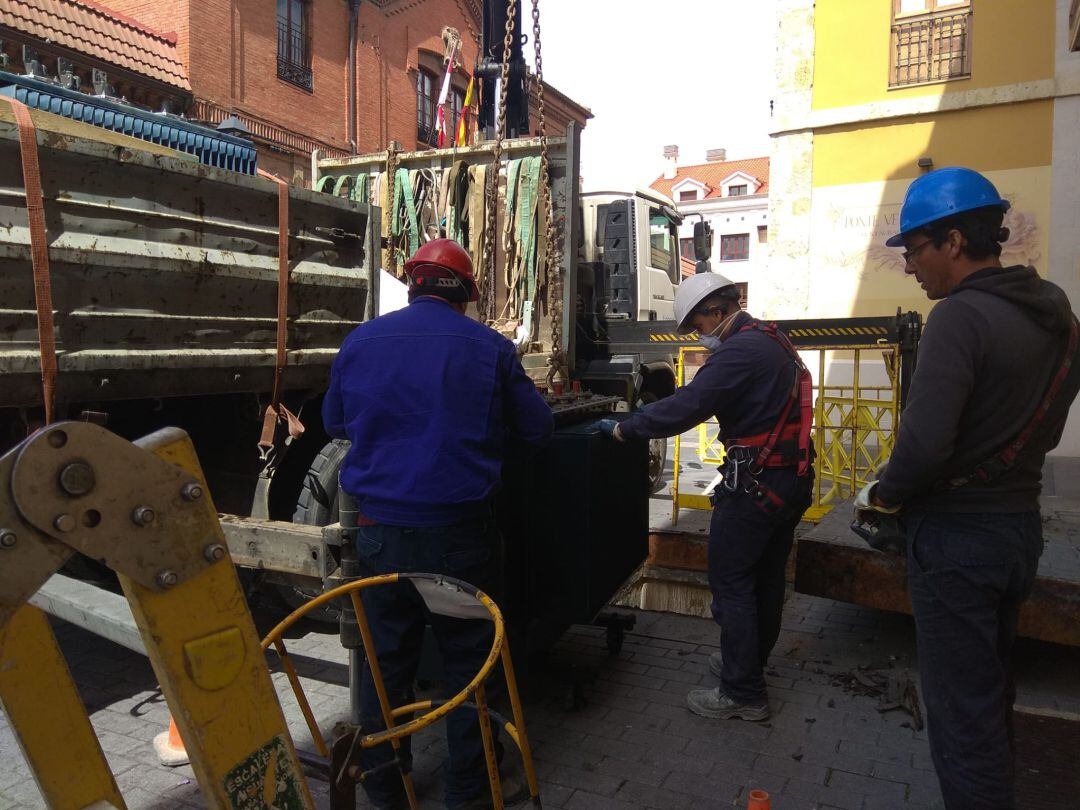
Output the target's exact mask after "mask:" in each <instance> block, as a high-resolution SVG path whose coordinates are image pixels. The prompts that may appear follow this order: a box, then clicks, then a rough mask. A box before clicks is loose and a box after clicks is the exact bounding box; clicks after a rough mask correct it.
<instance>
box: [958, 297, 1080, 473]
mask: <svg viewBox="0 0 1080 810" xmlns="http://www.w3.org/2000/svg"><path fill="white" fill-rule="evenodd" d="M1078 347H1080V324H1078V323H1077V320H1076V316H1073V319H1072V322H1071V323H1070V324H1069V338H1068V342H1067V343H1066V345H1065V353H1064V355H1062V358H1061V363H1060V365H1059V366H1058V369H1057V372H1056V373H1055V374H1054V377H1053V378H1052V379H1051V380H1050V385H1049V387H1047V389H1046V393H1045V394H1044V395H1043V398H1042V399H1041V400H1040V401H1039V405H1038V407H1037V408H1035V413H1033V414H1032V415H1031V419H1030V420H1028V423H1027V424H1026V425H1024V427H1023V429H1022V430H1021V431H1020V433H1019V434H1017V436H1016V438H1015V439H1013V440H1012V441H1011V442H1009V443H1008V444H1007V445H1006V446H1005V447H1004V448H1003V449H1001V450H999V451H998V452H997V453H995V454H994V455H992V456H990V458H987V459H985V460H984V461H982V462H980V463H979V464H977V465H976V466H975V468H974V469H973V470H972V471H971V472H970V473H968V474H967V475H963V476H959V477H957V478H951V479H949V480H946V481H941V482H939V483H938V484H937V486H936V488H937V489H944V490H954V489H959V488H960V487H962V486H965V485H966V484H969V483H971V482H972V481H974V480H979V481H981V482H982V483H984V484H986V483H989V482H991V481H994V480H995V479H997V478H999V477H1001V476H1002V475H1004V474H1005V473H1006V472H1008V471H1009V470H1010V469H1012V468H1013V466H1014V465H1015V464H1016V460H1017V458H1019V456H1020V454H1021V453H1022V452H1023V451H1024V448H1025V447H1027V445H1028V443H1029V442H1030V441H1031V439H1032V438H1033V437H1034V436H1035V433H1036V431H1038V430H1039V428H1040V427H1042V426H1043V424H1044V423H1045V422H1046V417H1047V415H1048V414H1049V413H1050V412H1051V409H1052V408H1054V406H1055V405H1057V406H1059V410H1060V406H1061V405H1062V404H1064V407H1065V409H1066V411H1067V409H1068V407H1069V405H1070V404H1071V403H1072V400H1073V398H1074V397H1075V396H1076V391H1077V389H1078V388H1080V367H1076V366H1075V360H1076V352H1077V348H1078ZM1062 389H1065V390H1066V393H1067V396H1066V398H1065V399H1060V395H1061V393H1062Z"/></svg>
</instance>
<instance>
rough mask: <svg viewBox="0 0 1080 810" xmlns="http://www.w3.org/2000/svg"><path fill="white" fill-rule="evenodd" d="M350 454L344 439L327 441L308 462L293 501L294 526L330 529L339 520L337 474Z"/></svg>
mask: <svg viewBox="0 0 1080 810" xmlns="http://www.w3.org/2000/svg"><path fill="white" fill-rule="evenodd" d="M348 451H349V443H348V442H347V441H345V440H344V439H334V440H333V441H331V442H329V443H328V444H327V445H326V446H325V447H323V449H322V450H320V451H319V455H317V456H315V460H314V461H312V462H311V466H310V467H309V468H308V471H307V475H305V476H304V486H303V487H302V488H301V490H300V497H299V498H297V500H296V511H295V512H293V523H303V524H304V525H306V526H329V525H330V524H331V523H336V522H337V519H338V508H337V492H338V472H339V471H340V470H341V465H342V463H343V462H344V461H345V454H346V453H347V452H348Z"/></svg>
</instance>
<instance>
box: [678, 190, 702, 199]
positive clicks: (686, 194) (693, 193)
mask: <svg viewBox="0 0 1080 810" xmlns="http://www.w3.org/2000/svg"><path fill="white" fill-rule="evenodd" d="M697 198H698V192H697V189H696V188H692V189H690V190H689V191H680V192H679V202H688V201H690V200H696V199H697Z"/></svg>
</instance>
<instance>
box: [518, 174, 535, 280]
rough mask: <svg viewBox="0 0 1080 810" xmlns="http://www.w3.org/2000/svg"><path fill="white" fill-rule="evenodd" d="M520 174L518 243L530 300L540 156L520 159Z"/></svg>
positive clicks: (533, 278) (533, 270) (533, 275)
mask: <svg viewBox="0 0 1080 810" xmlns="http://www.w3.org/2000/svg"><path fill="white" fill-rule="evenodd" d="M522 163H523V164H524V165H523V167H522V168H523V169H524V171H523V172H522V175H521V193H520V196H521V210H522V212H523V213H524V216H521V217H519V218H518V234H517V236H518V244H519V245H522V246H523V248H524V253H523V254H522V256H521V260H522V261H523V263H524V265H525V280H526V296H525V300H527V301H532V300H533V298H534V297H535V296H536V252H537V245H536V241H537V240H536V230H535V225H536V206H537V203H538V202H539V200H540V158H539V157H527V158H523V159H522Z"/></svg>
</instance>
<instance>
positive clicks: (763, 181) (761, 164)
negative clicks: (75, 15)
mask: <svg viewBox="0 0 1080 810" xmlns="http://www.w3.org/2000/svg"><path fill="white" fill-rule="evenodd" d="M0 2H3V0H0ZM735 172H743V173H744V174H748V175H750V176H751V177H754V178H756V179H757V181H758V183H759V184H760V185H759V186H758V188H756V189H747V192H749V193H750V194H768V193H769V159H768V158H767V157H758V158H747V159H746V160H722V161H714V162H712V163H699V164H696V165H694V166H679V168H678V170H677V172H676V174H675V177H674V178H672V179H670V180H669V179H667V178H666V177H664V176H663V175H661V176H660V177H657V178H656V179H655V180H653V181H652V183H651V184H650V185H649V187H650V188H652V189H655V190H656V191H659V192H660V193H661V194H664V195H666V196H668V197H671V196H672V195H671V189H672V188H673V187H674V186H677V185H678V184H679V183H681V182H682V181H683V180H686V179H691V180H697V181H698V182H699V183H704V184H705V185H706V186H708V187H709V193H708V194H706V195H705V199H713V198H715V197H719V196H720V191H721V188H720V184H721V183H722V182H723V181H724V180H725V179H727V178H728V177H730V176H731V175H733V174H735Z"/></svg>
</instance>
